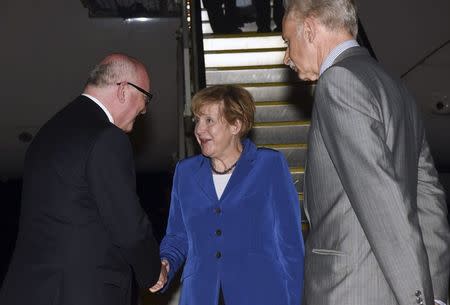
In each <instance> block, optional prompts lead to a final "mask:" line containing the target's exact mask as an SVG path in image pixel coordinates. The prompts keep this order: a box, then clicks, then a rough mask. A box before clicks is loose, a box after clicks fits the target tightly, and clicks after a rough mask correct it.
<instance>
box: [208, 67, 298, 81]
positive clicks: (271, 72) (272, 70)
mask: <svg viewBox="0 0 450 305" xmlns="http://www.w3.org/2000/svg"><path fill="white" fill-rule="evenodd" d="M233 68H234V69H233ZM274 82H278V83H280V82H298V77H297V75H296V73H295V72H294V71H292V70H291V69H290V68H288V67H287V66H285V65H275V66H256V67H247V66H246V67H242V68H240V67H232V68H229V67H227V68H208V69H207V70H206V84H207V85H217V84H239V83H274Z"/></svg>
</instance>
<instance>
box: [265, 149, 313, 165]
mask: <svg viewBox="0 0 450 305" xmlns="http://www.w3.org/2000/svg"><path fill="white" fill-rule="evenodd" d="M258 146H259V147H267V148H271V149H275V150H278V151H279V152H281V153H283V155H284V157H285V158H286V160H287V162H288V165H289V166H291V167H298V166H301V167H304V166H305V160H306V150H307V146H306V144H260V145H258Z"/></svg>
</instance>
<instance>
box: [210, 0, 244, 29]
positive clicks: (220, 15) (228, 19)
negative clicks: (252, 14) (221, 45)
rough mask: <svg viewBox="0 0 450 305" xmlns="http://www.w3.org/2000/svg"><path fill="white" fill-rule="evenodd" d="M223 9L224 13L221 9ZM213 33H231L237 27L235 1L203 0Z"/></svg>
mask: <svg viewBox="0 0 450 305" xmlns="http://www.w3.org/2000/svg"><path fill="white" fill-rule="evenodd" d="M222 4H223V5H224V7H225V12H224V10H223V9H222ZM203 6H204V7H205V8H206V11H207V12H208V16H209V23H210V24H211V28H212V30H213V32H214V33H232V32H235V31H236V30H237V28H238V26H237V21H238V18H237V9H236V0H203Z"/></svg>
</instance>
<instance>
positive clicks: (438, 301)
mask: <svg viewBox="0 0 450 305" xmlns="http://www.w3.org/2000/svg"><path fill="white" fill-rule="evenodd" d="M434 302H435V303H436V304H439V305H447V304H446V303H444V302H442V301H441V300H434Z"/></svg>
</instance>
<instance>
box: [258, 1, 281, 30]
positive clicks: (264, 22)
mask: <svg viewBox="0 0 450 305" xmlns="http://www.w3.org/2000/svg"><path fill="white" fill-rule="evenodd" d="M253 3H254V5H255V7H256V25H257V26H258V29H260V30H265V31H267V30H269V29H270V0H254V1H253ZM283 14H284V7H283V1H282V0H273V21H275V25H276V26H277V27H278V28H280V29H281V23H282V21H283Z"/></svg>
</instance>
